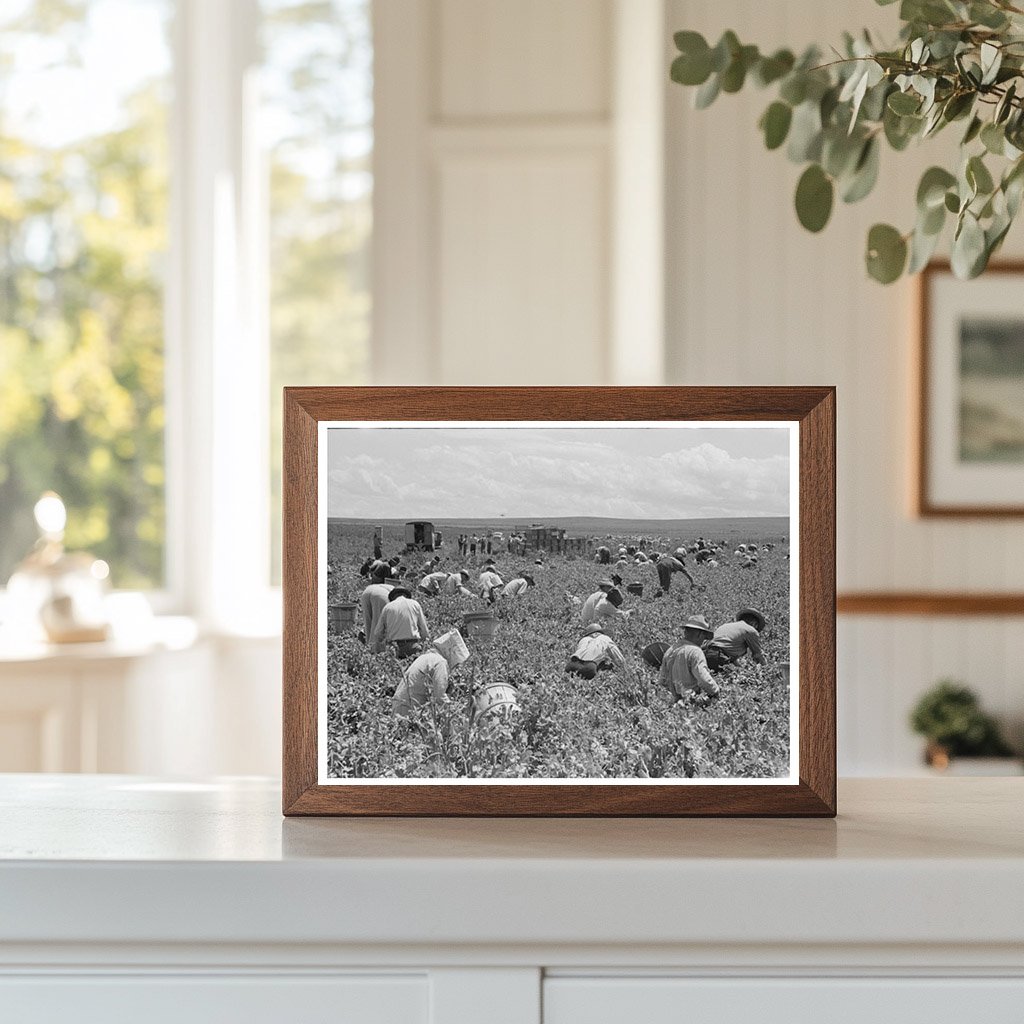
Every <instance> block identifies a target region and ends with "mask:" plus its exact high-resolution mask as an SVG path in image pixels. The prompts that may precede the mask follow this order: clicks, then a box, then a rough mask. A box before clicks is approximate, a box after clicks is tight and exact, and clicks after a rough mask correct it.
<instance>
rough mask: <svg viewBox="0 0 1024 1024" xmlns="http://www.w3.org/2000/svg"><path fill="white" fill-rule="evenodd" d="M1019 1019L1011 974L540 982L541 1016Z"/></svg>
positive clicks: (991, 1022)
mask: <svg viewBox="0 0 1024 1024" xmlns="http://www.w3.org/2000/svg"><path fill="white" fill-rule="evenodd" d="M697 1020H717V1021H743V1020H751V1021H755V1020H756V1021H757V1022H758V1024H793V1021H798V1020H807V1021H814V1022H815V1024H865V1022H870V1024H963V1022H964V1021H965V1020H979V1021H984V1022H985V1024H1021V1021H1022V1020H1024V979H1018V978H1009V979H1007V978H956V979H954V978H950V979H913V980H910V979H899V978H872V979H859V978H857V979H853V978H778V979H775V978H772V979H765V978H736V979H729V978H629V977H616V978H579V977H577V978H570V977H552V978H548V979H547V980H546V982H545V984H544V1024H636V1022H637V1021H643V1022H644V1024H693V1021H697Z"/></svg>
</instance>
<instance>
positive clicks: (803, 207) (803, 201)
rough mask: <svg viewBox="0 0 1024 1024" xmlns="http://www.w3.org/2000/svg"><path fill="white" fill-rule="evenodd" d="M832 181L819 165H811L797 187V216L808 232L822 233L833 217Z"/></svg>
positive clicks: (801, 176)
mask: <svg viewBox="0 0 1024 1024" xmlns="http://www.w3.org/2000/svg"><path fill="white" fill-rule="evenodd" d="M833 197H834V189H833V186H832V180H831V179H830V178H829V177H828V175H827V174H825V172H824V171H823V170H822V169H821V168H820V167H819V166H818V165H817V164H811V165H810V167H808V168H807V169H806V170H805V171H804V173H803V174H802V175H800V180H799V181H798V182H797V186H796V199H795V201H796V215H797V218H798V219H799V221H800V223H801V224H802V225H803V226H804V227H805V228H806V229H807V230H808V231H814V232H817V231H821V229H822V228H823V227H824V226H825V225H826V224H827V223H828V219H829V217H830V216H831V215H832V201H833Z"/></svg>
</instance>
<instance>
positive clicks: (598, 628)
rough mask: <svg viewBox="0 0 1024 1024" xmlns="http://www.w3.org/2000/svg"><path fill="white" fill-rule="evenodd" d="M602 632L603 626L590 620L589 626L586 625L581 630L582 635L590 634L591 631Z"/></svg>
mask: <svg viewBox="0 0 1024 1024" xmlns="http://www.w3.org/2000/svg"><path fill="white" fill-rule="evenodd" d="M604 632H605V628H604V626H602V625H601V623H600V622H592V623H591V624H590V625H589V626H587V627H586V628H585V629H584V630H583V635H584V636H590V635H591V634H593V633H604Z"/></svg>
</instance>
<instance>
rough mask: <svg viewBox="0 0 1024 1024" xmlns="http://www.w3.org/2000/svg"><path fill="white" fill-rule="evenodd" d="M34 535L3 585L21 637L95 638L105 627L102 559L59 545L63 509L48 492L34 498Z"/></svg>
mask: <svg viewBox="0 0 1024 1024" xmlns="http://www.w3.org/2000/svg"><path fill="white" fill-rule="evenodd" d="M34 513H35V520H36V525H37V526H38V528H39V539H38V540H37V541H36V544H35V547H33V549H32V550H31V551H30V552H29V554H28V555H27V556H26V557H25V558H24V559H23V560H22V562H21V564H20V565H19V566H18V568H17V569H16V570H15V571H14V575H13V576H11V579H10V582H9V583H8V584H7V599H8V606H9V608H10V612H11V619H12V620H13V621H12V622H10V623H8V625H13V623H14V621H16V622H17V623H18V625H19V626H20V627H21V628H22V629H24V630H25V634H23V639H46V640H49V641H50V642H51V643H58V644H67V643H95V642H97V641H102V640H106V639H107V637H108V635H109V632H110V624H109V622H108V619H107V614H106V610H105V607H104V601H105V599H106V596H107V592H108V590H109V581H108V577H109V575H110V570H109V567H108V566H107V563H106V562H104V561H102V559H98V558H94V557H93V556H92V555H89V554H86V553H85V552H75V553H72V554H68V553H67V552H66V551H65V550H64V527H65V525H66V523H67V510H66V509H65V507H64V502H63V501H62V500H61V499H60V497H59V495H57V494H54V493H53V491H47V492H46V493H45V494H44V495H43V496H42V497H41V498H40V499H39V501H37V502H36V505H35V509H34Z"/></svg>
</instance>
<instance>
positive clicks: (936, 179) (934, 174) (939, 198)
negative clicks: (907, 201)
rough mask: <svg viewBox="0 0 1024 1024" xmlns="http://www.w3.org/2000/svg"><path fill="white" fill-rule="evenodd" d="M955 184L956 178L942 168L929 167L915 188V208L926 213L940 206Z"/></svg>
mask: <svg viewBox="0 0 1024 1024" xmlns="http://www.w3.org/2000/svg"><path fill="white" fill-rule="evenodd" d="M955 184H956V176H955V175H953V174H950V173H949V171H947V170H946V169H945V168H944V167H929V168H928V170H927V171H925V172H924V174H922V175H921V181H920V182H919V183H918V186H917V208H918V209H919V210H921V211H923V212H925V213H927V212H928V210H931V209H933V208H934V207H936V206H942V205H943V203H944V202H945V200H946V192H947V191H948V190H949V189H950V188H951V187H952V186H953V185H955Z"/></svg>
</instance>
